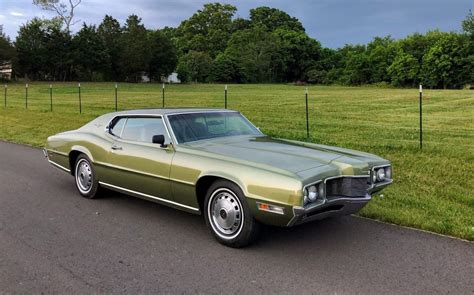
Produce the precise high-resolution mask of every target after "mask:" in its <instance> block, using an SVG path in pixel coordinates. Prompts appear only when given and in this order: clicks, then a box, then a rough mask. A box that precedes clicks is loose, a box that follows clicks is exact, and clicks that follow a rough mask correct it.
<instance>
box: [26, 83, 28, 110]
mask: <svg viewBox="0 0 474 295" xmlns="http://www.w3.org/2000/svg"><path fill="white" fill-rule="evenodd" d="M25 109H28V83H26V85H25Z"/></svg>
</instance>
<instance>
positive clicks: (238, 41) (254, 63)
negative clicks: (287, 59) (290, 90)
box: [225, 27, 284, 83]
mask: <svg viewBox="0 0 474 295" xmlns="http://www.w3.org/2000/svg"><path fill="white" fill-rule="evenodd" d="M225 53H226V55H227V56H229V57H230V58H231V59H232V60H234V61H236V62H237V64H238V65H239V66H240V67H241V68H242V72H243V76H244V82H250V83H258V82H278V81H282V80H283V79H282V73H283V72H284V68H283V67H284V60H283V57H282V54H281V45H280V42H279V40H278V38H277V36H275V35H274V34H272V33H270V32H268V31H267V30H266V28H264V27H252V28H250V29H246V30H243V31H238V32H235V33H234V34H232V37H231V39H230V40H229V44H228V46H227V49H226V51H225Z"/></svg>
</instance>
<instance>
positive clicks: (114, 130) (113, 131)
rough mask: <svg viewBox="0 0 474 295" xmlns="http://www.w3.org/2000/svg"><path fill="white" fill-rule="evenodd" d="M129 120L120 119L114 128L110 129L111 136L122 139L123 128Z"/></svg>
mask: <svg viewBox="0 0 474 295" xmlns="http://www.w3.org/2000/svg"><path fill="white" fill-rule="evenodd" d="M126 120H127V118H120V119H118V121H116V122H115V123H114V124H113V126H112V128H111V129H110V131H109V132H110V134H112V135H115V136H117V137H121V135H122V130H123V126H124V125H125V121H126Z"/></svg>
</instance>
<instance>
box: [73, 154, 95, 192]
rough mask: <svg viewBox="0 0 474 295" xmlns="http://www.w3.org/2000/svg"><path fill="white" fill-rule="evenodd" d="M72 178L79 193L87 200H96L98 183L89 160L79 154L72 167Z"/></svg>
mask: <svg viewBox="0 0 474 295" xmlns="http://www.w3.org/2000/svg"><path fill="white" fill-rule="evenodd" d="M74 178H75V180H76V187H77V190H78V191H79V193H80V194H81V195H82V196H83V197H84V198H88V199H94V198H97V196H98V192H99V182H98V180H97V176H96V173H95V170H94V166H93V165H92V162H91V161H90V159H89V158H88V157H87V156H86V155H84V154H81V155H79V157H77V160H76V164H75V166H74Z"/></svg>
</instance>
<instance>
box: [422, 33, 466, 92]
mask: <svg viewBox="0 0 474 295" xmlns="http://www.w3.org/2000/svg"><path fill="white" fill-rule="evenodd" d="M437 37H438V39H437V40H436V43H434V45H433V46H431V47H430V49H429V50H428V52H427V53H426V54H425V56H424V57H423V64H422V73H421V74H422V82H423V84H425V85H427V86H429V87H435V88H438V87H442V88H448V86H449V87H460V86H461V85H460V84H462V83H463V82H464V81H465V77H462V75H460V74H461V72H460V71H459V69H462V68H463V67H465V66H466V64H465V63H466V59H465V58H464V52H463V44H462V40H463V39H462V37H461V36H459V35H458V34H455V33H439V34H437Z"/></svg>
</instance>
